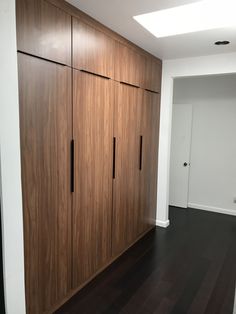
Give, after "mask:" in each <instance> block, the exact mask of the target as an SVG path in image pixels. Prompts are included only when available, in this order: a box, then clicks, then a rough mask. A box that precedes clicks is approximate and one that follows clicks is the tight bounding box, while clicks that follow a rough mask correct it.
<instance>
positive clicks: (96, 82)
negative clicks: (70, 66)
mask: <svg viewBox="0 0 236 314" xmlns="http://www.w3.org/2000/svg"><path fill="white" fill-rule="evenodd" d="M73 73H74V74H73V77H74V81H73V86H74V104H73V108H74V109H73V110H74V116H73V126H74V131H73V133H74V140H75V193H74V194H73V276H72V278H73V288H76V287H78V286H79V285H81V284H82V283H83V282H85V281H86V280H88V279H89V278H90V277H91V276H92V275H93V274H94V273H95V272H96V271H98V270H99V269H100V268H102V267H103V266H104V265H105V264H106V263H108V261H109V260H110V259H111V219H112V142H113V134H112V132H113V99H114V94H113V82H112V81H111V80H108V79H104V78H101V77H98V76H96V75H92V74H87V73H83V72H81V71H77V70H74V72H73Z"/></svg>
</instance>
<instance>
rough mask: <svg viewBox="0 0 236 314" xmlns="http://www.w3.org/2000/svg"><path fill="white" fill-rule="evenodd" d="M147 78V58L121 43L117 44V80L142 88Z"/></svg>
mask: <svg viewBox="0 0 236 314" xmlns="http://www.w3.org/2000/svg"><path fill="white" fill-rule="evenodd" d="M144 77H145V57H144V56H143V55H141V54H139V53H137V52H136V51H135V50H133V49H131V48H129V47H126V46H124V45H122V44H120V43H117V44H116V63H115V79H116V80H117V81H119V82H124V83H128V84H131V85H134V86H138V87H142V85H143V82H144Z"/></svg>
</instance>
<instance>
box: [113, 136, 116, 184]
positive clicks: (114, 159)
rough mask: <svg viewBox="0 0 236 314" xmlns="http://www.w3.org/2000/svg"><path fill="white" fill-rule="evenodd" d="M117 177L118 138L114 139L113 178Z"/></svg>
mask: <svg viewBox="0 0 236 314" xmlns="http://www.w3.org/2000/svg"><path fill="white" fill-rule="evenodd" d="M115 177H116V138H115V137H113V169H112V178H113V179H115Z"/></svg>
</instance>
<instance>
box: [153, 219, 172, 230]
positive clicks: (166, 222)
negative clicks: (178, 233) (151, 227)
mask: <svg viewBox="0 0 236 314" xmlns="http://www.w3.org/2000/svg"><path fill="white" fill-rule="evenodd" d="M169 225H170V221H169V220H157V219H156V226H158V227H162V228H167V227H168V226H169Z"/></svg>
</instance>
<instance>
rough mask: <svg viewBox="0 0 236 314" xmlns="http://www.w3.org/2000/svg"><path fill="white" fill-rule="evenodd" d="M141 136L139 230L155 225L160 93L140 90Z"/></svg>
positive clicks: (142, 230)
mask: <svg viewBox="0 0 236 314" xmlns="http://www.w3.org/2000/svg"><path fill="white" fill-rule="evenodd" d="M142 96H143V97H142V109H141V126H140V134H141V136H142V147H141V163H140V178H139V179H140V181H139V189H140V190H139V197H140V201H139V209H140V212H139V231H140V233H143V232H144V231H146V230H148V229H149V228H150V227H152V226H154V225H155V217H156V197H157V166H158V146H159V120H160V95H158V94H156V93H152V92H149V91H142Z"/></svg>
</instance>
